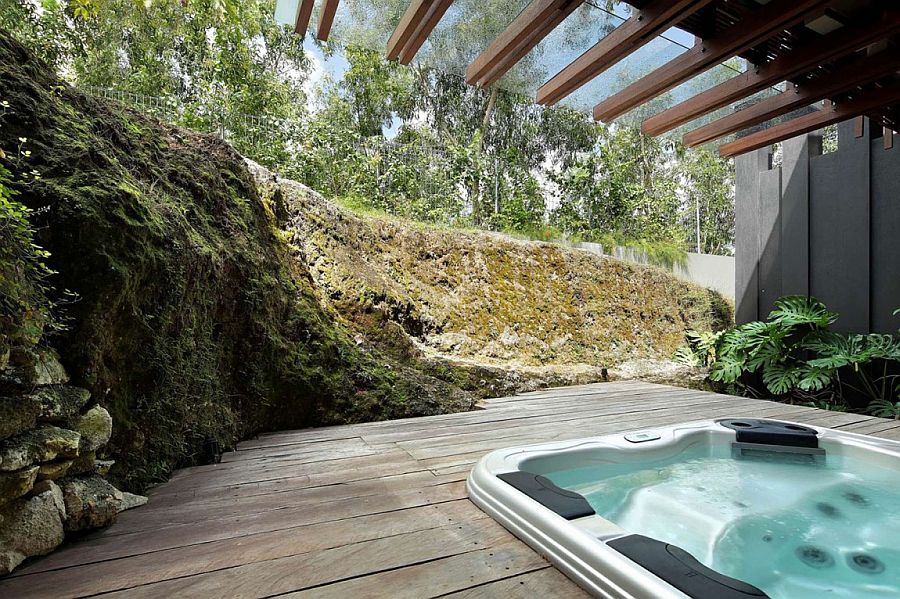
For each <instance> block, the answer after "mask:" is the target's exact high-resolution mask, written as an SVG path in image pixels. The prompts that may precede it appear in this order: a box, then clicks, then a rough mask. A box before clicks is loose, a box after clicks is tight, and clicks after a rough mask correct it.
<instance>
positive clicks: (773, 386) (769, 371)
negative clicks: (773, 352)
mask: <svg viewBox="0 0 900 599" xmlns="http://www.w3.org/2000/svg"><path fill="white" fill-rule="evenodd" d="M762 378H763V384H765V386H766V388H767V389H768V390H769V391H771V392H772V393H774V394H775V395H784V394H785V393H787V392H789V391H791V390H792V389H793V388H794V387H796V386H797V383H799V382H800V370H799V369H798V368H797V367H795V366H791V365H788V364H771V365H769V366H768V367H766V369H765V370H763V376H762Z"/></svg>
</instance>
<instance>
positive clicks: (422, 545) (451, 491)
mask: <svg viewBox="0 0 900 599" xmlns="http://www.w3.org/2000/svg"><path fill="white" fill-rule="evenodd" d="M726 415H736V416H763V417H771V418H786V419H795V420H802V421H805V422H810V423H814V424H817V425H820V426H830V427H835V428H841V429H844V430H850V431H855V432H861V433H866V434H872V435H876V436H882V437H888V438H897V439H900V422H896V421H889V420H881V419H877V418H871V417H867V416H860V415H855V414H841V413H834V412H824V411H821V410H815V409H811V408H802V407H796V406H788V405H783V404H777V403H770V402H765V401H755V400H748V399H742V398H735V397H728V396H722V395H713V394H708V393H701V392H697V391H689V390H685V389H677V388H673V387H665V386H661V385H651V384H647V383H640V382H621V383H607V384H600V385H588V386H583V387H570V388H565V389H553V390H546V391H540V392H535V393H529V394H525V395H520V396H517V397H511V398H503V399H496V400H491V401H488V402H486V409H485V410H481V411H477V412H471V413H466V414H453V415H446V416H434V417H428V418H420V419H412V420H404V421H392V422H378V423H371V424H360V425H352V426H339V427H331V428H323V429H311V430H303V431H294V432H283V433H274V434H269V435H265V436H263V437H260V438H259V439H258V440H254V441H248V442H246V443H242V444H241V445H240V449H239V451H237V452H234V453H230V454H227V455H226V456H225V457H224V458H223V461H222V463H221V464H218V465H211V466H201V467H197V468H189V469H186V470H182V471H179V472H178V473H176V474H175V476H174V477H173V478H172V480H171V481H170V482H168V483H166V484H164V485H161V486H160V487H159V488H157V489H156V490H155V491H154V492H153V493H152V494H151V501H150V503H149V504H148V505H147V506H145V507H143V508H139V509H136V510H133V511H130V512H126V513H124V514H122V516H121V518H120V520H119V522H118V523H117V524H116V525H115V526H113V527H112V528H110V529H109V530H107V531H104V532H102V533H100V534H97V535H94V536H92V537H90V538H88V539H85V540H82V541H80V542H78V543H74V544H72V545H71V546H69V547H67V548H66V549H63V550H61V551H59V552H57V553H55V554H53V555H50V556H48V557H46V558H43V559H40V560H36V561H35V562H33V563H32V564H30V565H28V566H26V567H24V568H22V569H20V570H18V571H17V572H15V573H14V574H13V576H12V577H9V578H6V579H2V580H0V597H23V598H24V597H54V598H56V597H74V596H92V595H98V594H104V596H113V597H128V598H129V599H131V598H136V597H215V598H217V599H219V598H224V597H272V596H289V597H316V598H319V597H336V598H339V599H350V598H352V599H357V598H360V597H392V598H393V597H414V598H420V597H437V596H441V597H454V598H461V597H466V598H474V597H502V598H508V597H536V596H541V595H546V596H558V597H580V596H583V594H582V592H581V591H580V590H579V589H578V588H577V587H576V586H575V585H573V584H572V583H570V582H569V581H568V580H567V579H566V578H565V577H564V576H563V575H562V574H560V573H559V572H558V571H556V570H555V569H554V568H552V567H551V566H550V565H549V564H548V563H547V562H546V561H544V560H543V559H542V558H541V557H540V556H538V555H537V554H535V553H534V552H533V551H531V549H529V548H528V547H527V546H526V545H524V544H522V543H521V542H519V541H518V540H516V539H515V538H514V537H513V536H512V535H510V534H509V533H508V532H506V531H505V530H504V529H503V528H501V527H500V526H499V525H498V524H496V523H495V522H494V521H493V520H491V519H490V518H488V517H487V516H485V515H484V514H483V513H482V512H481V511H479V510H478V508H476V507H475V506H474V505H473V504H471V503H470V502H469V501H468V499H466V493H465V487H464V484H465V483H464V481H465V478H466V475H467V474H468V471H469V469H470V468H471V466H472V464H473V463H474V462H475V461H476V460H477V459H478V458H479V457H480V456H482V455H483V454H484V453H486V452H487V451H489V450H492V449H495V448H500V447H505V446H510V445H517V444H523V443H532V442H539V441H548V440H554V439H555V440H561V439H567V438H576V437H585V436H593V435H600V434H605V433H610V432H615V431H623V430H628V429H635V428H642V427H647V426H656V425H664V424H672V423H676V422H682V421H685V420H692V419H702V418H711V417H723V416H726Z"/></svg>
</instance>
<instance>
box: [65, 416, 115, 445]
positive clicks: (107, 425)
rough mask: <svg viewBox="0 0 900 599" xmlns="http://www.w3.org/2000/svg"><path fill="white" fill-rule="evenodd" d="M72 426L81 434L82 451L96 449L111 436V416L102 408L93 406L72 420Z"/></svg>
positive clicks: (104, 443)
mask: <svg viewBox="0 0 900 599" xmlns="http://www.w3.org/2000/svg"><path fill="white" fill-rule="evenodd" d="M73 428H74V429H75V431H76V432H78V433H79V434H80V435H81V452H82V453H87V452H91V451H97V450H98V449H100V448H101V447H103V446H104V445H106V444H107V443H108V442H109V438H110V437H111V436H112V417H111V416H110V415H109V412H107V411H106V410H105V409H104V408H102V407H100V406H94V407H93V408H91V409H90V410H88V411H87V412H85V413H84V414H83V415H82V416H81V417H80V418H78V419H77V420H76V421H75V422H74V427H73Z"/></svg>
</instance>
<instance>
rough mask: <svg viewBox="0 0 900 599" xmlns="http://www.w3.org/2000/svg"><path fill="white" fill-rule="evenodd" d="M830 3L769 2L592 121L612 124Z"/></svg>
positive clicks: (603, 107) (599, 110) (606, 105)
mask: <svg viewBox="0 0 900 599" xmlns="http://www.w3.org/2000/svg"><path fill="white" fill-rule="evenodd" d="M829 1H830V0H772V1H771V2H769V3H768V4H765V5H763V6H761V7H759V8H758V9H757V10H756V11H754V12H753V13H751V14H749V15H748V16H746V17H745V18H743V19H741V20H740V21H739V22H738V23H737V24H735V25H734V26H732V27H729V28H728V29H725V30H724V31H722V32H720V33H719V34H717V35H715V36H714V37H712V38H710V39H708V40H702V41H700V42H698V43H697V44H696V45H695V46H694V47H693V48H692V49H690V50H688V51H687V52H685V53H683V54H681V55H680V56H678V57H677V58H674V59H673V60H671V61H669V62H668V63H667V64H665V65H664V66H662V67H660V68H659V69H657V70H655V71H653V72H652V73H650V74H649V75H646V76H645V77H643V78H641V79H639V80H638V81H636V82H634V83H632V84H631V85H629V86H628V87H626V88H625V89H623V90H622V91H620V92H619V93H617V94H615V95H613V96H612V97H610V98H607V99H606V100H604V101H603V102H601V103H600V104H598V105H597V106H595V107H594V118H595V119H596V120H598V121H611V120H613V119H615V118H616V117H618V116H621V115H622V114H624V113H626V112H628V111H629V110H631V109H632V108H635V107H637V106H640V105H641V104H643V103H645V102H647V101H649V100H652V99H653V98H655V97H657V96H658V95H660V94H662V93H665V92H666V91H668V90H670V89H672V88H673V87H675V86H676V85H678V84H680V83H683V82H684V81H687V80H688V79H690V78H692V77H694V76H696V75H699V74H700V73H702V72H704V71H706V70H708V69H709V68H711V67H712V66H714V65H716V64H719V63H721V62H723V61H725V60H728V59H729V58H732V57H733V56H735V55H737V54H740V53H742V52H744V51H746V50H748V49H750V48H752V47H753V46H756V45H757V44H759V43H760V42H763V41H765V40H767V39H769V38H770V37H772V36H773V35H775V34H776V33H779V32H781V31H783V30H785V29H788V28H790V27H793V26H794V25H797V24H798V23H801V22H803V21H804V20H805V19H808V18H809V17H811V16H815V15H817V14H819V13H821V12H824V10H825V7H826V6H827V5H828V3H829Z"/></svg>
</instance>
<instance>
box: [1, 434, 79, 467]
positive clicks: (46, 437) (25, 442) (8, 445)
mask: <svg viewBox="0 0 900 599" xmlns="http://www.w3.org/2000/svg"><path fill="white" fill-rule="evenodd" d="M80 443H81V435H79V434H78V433H76V432H75V431H70V430H68V429H63V428H59V427H56V426H41V427H39V428H36V429H34V430H31V431H28V432H26V433H23V434H21V435H19V436H17V437H13V438H12V439H7V440H6V441H4V442H3V443H0V471H3V472H10V471H13V470H19V469H21V468H26V467H28V466H31V465H32V464H36V463H42V462H49V461H51V460H55V459H57V458H75V457H78V447H79V445H80Z"/></svg>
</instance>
